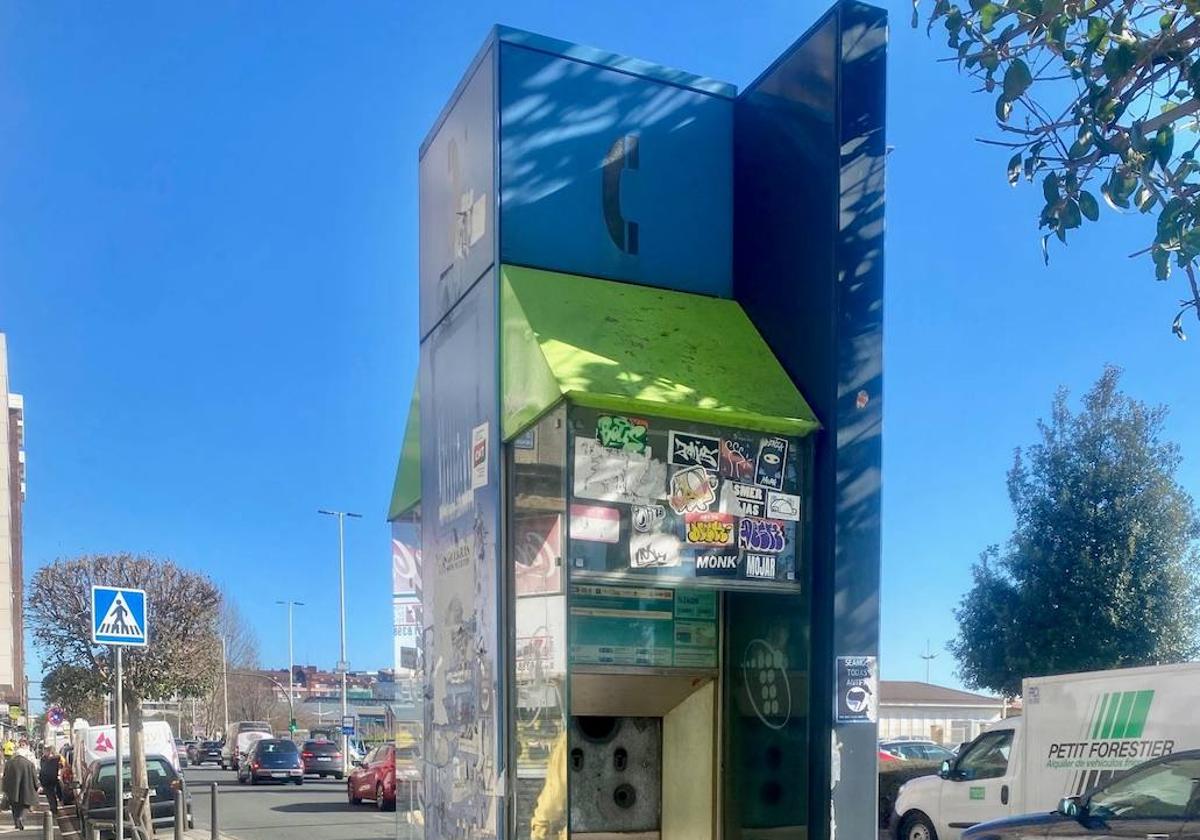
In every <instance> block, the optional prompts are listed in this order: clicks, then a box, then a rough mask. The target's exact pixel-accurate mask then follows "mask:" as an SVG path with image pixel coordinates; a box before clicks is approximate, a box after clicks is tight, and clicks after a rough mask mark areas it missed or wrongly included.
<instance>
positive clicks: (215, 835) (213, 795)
mask: <svg viewBox="0 0 1200 840" xmlns="http://www.w3.org/2000/svg"><path fill="white" fill-rule="evenodd" d="M209 794H210V796H209V799H210V800H211V801H212V814H211V820H210V821H209V831H210V834H209V835H208V836H209V838H211V840H221V832H220V830H219V829H218V828H217V783H216V782H212V783H211V784H210V785H209Z"/></svg>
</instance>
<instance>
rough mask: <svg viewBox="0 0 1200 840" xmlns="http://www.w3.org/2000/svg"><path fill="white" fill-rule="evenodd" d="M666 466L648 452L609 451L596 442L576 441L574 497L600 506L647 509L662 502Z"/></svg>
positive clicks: (577, 439)
mask: <svg viewBox="0 0 1200 840" xmlns="http://www.w3.org/2000/svg"><path fill="white" fill-rule="evenodd" d="M666 483H667V465H666V464H664V463H663V462H662V461H656V460H654V459H653V458H652V457H651V453H650V450H648V449H647V450H646V451H645V452H641V453H639V452H629V451H627V450H623V449H609V448H608V447H606V446H604V445H603V444H602V443H600V442H599V441H597V440H589V439H588V438H584V437H577V438H575V495H576V496H577V497H579V498H582V499H595V500H597V501H601V502H620V503H623V504H627V505H648V504H653V503H654V502H656V501H657V500H659V499H661V498H662V497H663V496H664V495H665V493H664V490H663V488H664V487H665V486H666Z"/></svg>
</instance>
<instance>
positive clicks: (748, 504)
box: [720, 481, 767, 516]
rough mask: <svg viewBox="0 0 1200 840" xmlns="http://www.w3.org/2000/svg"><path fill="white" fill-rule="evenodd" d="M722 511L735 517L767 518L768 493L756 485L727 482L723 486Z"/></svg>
mask: <svg viewBox="0 0 1200 840" xmlns="http://www.w3.org/2000/svg"><path fill="white" fill-rule="evenodd" d="M720 510H721V513H731V514H733V515H734V516H766V515H767V491H766V490H764V489H763V488H761V487H759V486H758V485H756V484H739V483H738V482H736V481H726V482H725V483H724V484H722V485H721V507H720Z"/></svg>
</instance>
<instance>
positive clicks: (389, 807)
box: [346, 744, 396, 811]
mask: <svg viewBox="0 0 1200 840" xmlns="http://www.w3.org/2000/svg"><path fill="white" fill-rule="evenodd" d="M346 798H347V799H349V800H350V804H351V805H358V804H360V803H361V802H362V801H363V800H364V799H373V800H375V807H376V808H378V809H379V810H380V811H393V810H395V808H396V748H395V747H394V746H392V745H391V744H385V745H384V746H382V747H376V748H375V749H373V750H371V751H370V752H369V753H367V757H366V758H364V759H363V760H362V761H356V762H355V763H354V769H353V770H351V771H350V778H349V779H347V781H346Z"/></svg>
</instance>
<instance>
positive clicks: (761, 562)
mask: <svg viewBox="0 0 1200 840" xmlns="http://www.w3.org/2000/svg"><path fill="white" fill-rule="evenodd" d="M776 560H778V558H777V557H776V556H775V555H774V554H749V553H748V554H746V577H748V578H755V579H758V580H775V562H776Z"/></svg>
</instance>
